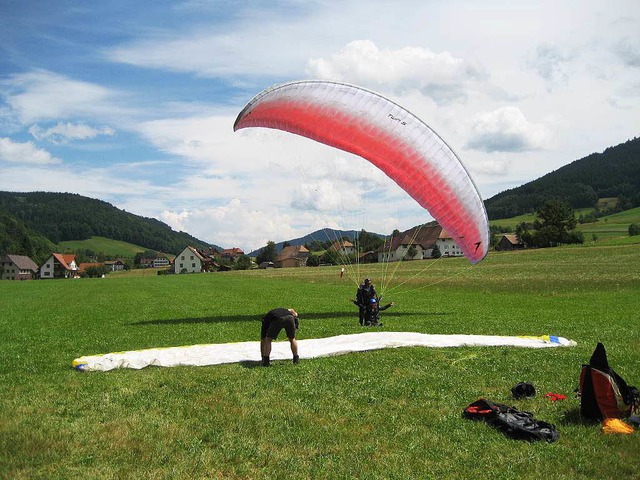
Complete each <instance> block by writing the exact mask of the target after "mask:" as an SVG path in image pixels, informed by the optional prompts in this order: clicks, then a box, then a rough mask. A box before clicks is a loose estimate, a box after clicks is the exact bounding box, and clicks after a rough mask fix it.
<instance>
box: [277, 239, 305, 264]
mask: <svg viewBox="0 0 640 480" xmlns="http://www.w3.org/2000/svg"><path fill="white" fill-rule="evenodd" d="M307 258H309V250H307V249H306V248H305V246H304V245H290V246H288V247H284V248H283V249H282V252H280V255H278V258H276V261H275V265H276V268H287V267H304V266H306V265H307Z"/></svg>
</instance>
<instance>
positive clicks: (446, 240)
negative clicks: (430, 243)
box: [425, 230, 464, 258]
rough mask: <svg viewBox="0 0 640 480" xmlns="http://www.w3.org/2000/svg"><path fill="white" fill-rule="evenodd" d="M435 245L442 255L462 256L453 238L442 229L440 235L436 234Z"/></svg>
mask: <svg viewBox="0 0 640 480" xmlns="http://www.w3.org/2000/svg"><path fill="white" fill-rule="evenodd" d="M436 245H438V248H439V249H440V253H441V254H442V256H443V257H462V256H463V255H464V253H462V250H460V247H459V246H458V244H457V243H456V242H455V240H454V239H453V238H451V235H449V234H448V233H447V232H446V231H444V230H442V231H441V232H440V235H438V241H437V242H436ZM429 256H431V255H429ZM425 258H426V257H425Z"/></svg>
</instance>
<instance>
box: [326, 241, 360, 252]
mask: <svg viewBox="0 0 640 480" xmlns="http://www.w3.org/2000/svg"><path fill="white" fill-rule="evenodd" d="M329 250H330V251H334V252H338V253H339V254H340V255H355V253H356V247H354V245H353V243H351V242H350V241H348V240H339V241H336V242H333V243H332V244H331V246H330V247H329Z"/></svg>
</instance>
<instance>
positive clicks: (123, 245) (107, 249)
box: [58, 236, 146, 258]
mask: <svg viewBox="0 0 640 480" xmlns="http://www.w3.org/2000/svg"><path fill="white" fill-rule="evenodd" d="M58 247H59V248H60V250H61V251H67V250H68V251H76V250H78V249H82V248H84V249H87V250H93V251H94V252H98V253H104V254H105V255H108V256H111V257H129V258H133V257H135V256H136V253H139V252H144V251H145V250H146V249H145V248H144V247H141V246H139V245H134V244H133V243H127V242H121V241H119V240H112V239H110V238H105V237H97V236H96V237H91V238H89V239H87V240H68V241H65V242H60V243H59V244H58Z"/></svg>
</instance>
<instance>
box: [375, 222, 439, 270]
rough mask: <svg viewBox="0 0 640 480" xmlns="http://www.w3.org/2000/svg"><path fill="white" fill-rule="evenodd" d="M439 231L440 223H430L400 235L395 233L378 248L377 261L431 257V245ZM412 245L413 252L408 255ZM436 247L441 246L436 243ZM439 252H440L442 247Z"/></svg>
mask: <svg viewBox="0 0 640 480" xmlns="http://www.w3.org/2000/svg"><path fill="white" fill-rule="evenodd" d="M441 233H442V227H441V226H440V225H432V226H428V227H415V228H412V229H411V230H407V231H406V232H403V233H401V234H400V235H395V236H393V237H391V239H389V240H387V241H386V242H385V243H383V244H382V246H380V247H379V248H378V250H377V252H378V262H398V261H401V260H421V259H423V258H431V255H432V253H433V247H434V245H436V243H437V242H438V240H439V238H440V234H441ZM412 247H413V250H414V253H415V254H414V255H413V256H412V257H409V253H410V251H411V248H412ZM438 248H441V247H440V245H438ZM440 252H442V249H441V250H440Z"/></svg>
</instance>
